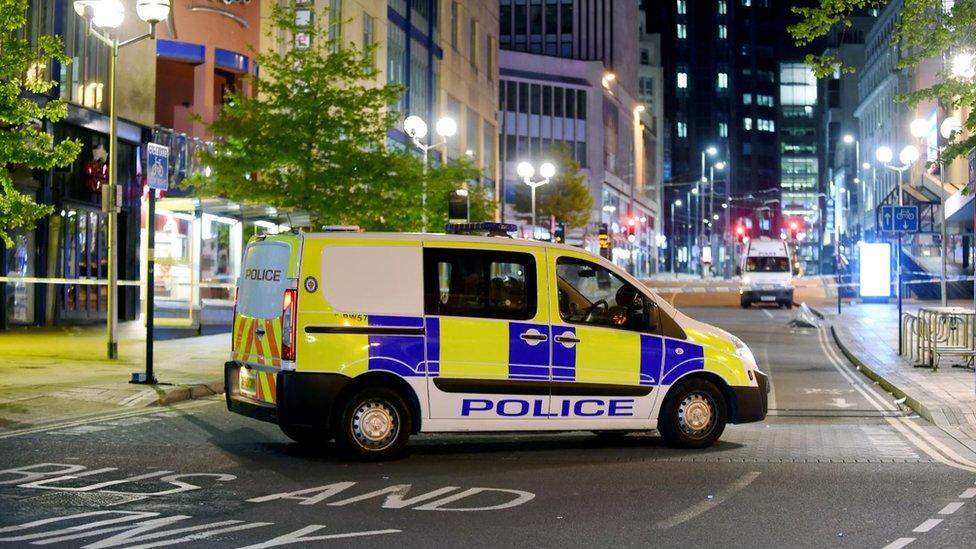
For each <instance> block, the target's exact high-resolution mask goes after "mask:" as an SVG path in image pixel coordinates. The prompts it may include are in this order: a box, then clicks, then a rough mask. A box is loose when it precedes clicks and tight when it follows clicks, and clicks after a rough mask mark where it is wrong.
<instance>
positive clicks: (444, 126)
mask: <svg viewBox="0 0 976 549" xmlns="http://www.w3.org/2000/svg"><path fill="white" fill-rule="evenodd" d="M403 131H404V132H405V133H406V134H407V135H408V136H409V137H410V140H411V141H412V142H413V145H414V146H415V147H417V149H419V150H420V152H421V153H423V159H424V182H423V190H422V191H421V194H420V218H421V222H420V225H421V232H424V233H426V232H427V167H428V165H429V164H430V150H431V149H435V148H437V147H440V146H441V145H443V144H445V143H447V138H448V137H453V136H454V134H456V133H457V122H455V121H454V119H453V118H450V117H447V116H445V117H443V118H441V119H439V120H438V121H437V123H436V124H434V131H435V132H436V133H437V135H438V136H439V137H441V138H442V141H440V142H439V143H431V142H429V141H428V142H427V143H424V141H423V139H424V138H425V137H427V122H424V119H423V118H420V117H419V116H417V115H410V116H408V117H406V118H405V119H404V120H403Z"/></svg>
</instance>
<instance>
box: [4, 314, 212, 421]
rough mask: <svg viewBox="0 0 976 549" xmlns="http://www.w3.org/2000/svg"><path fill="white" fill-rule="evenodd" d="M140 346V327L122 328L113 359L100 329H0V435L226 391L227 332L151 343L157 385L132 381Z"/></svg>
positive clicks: (141, 359)
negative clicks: (117, 348) (63, 420)
mask: <svg viewBox="0 0 976 549" xmlns="http://www.w3.org/2000/svg"><path fill="white" fill-rule="evenodd" d="M145 345H146V343H145V328H144V327H143V326H142V325H141V324H139V323H138V322H126V323H121V324H120V326H119V358H118V360H109V359H108V358H107V352H106V342H105V327H104V325H103V324H98V325H90V326H70V327H49V328H31V329H24V330H17V329H14V330H9V331H6V332H0V432H2V431H5V430H11V429H22V428H29V427H35V426H37V425H43V424H46V423H49V422H57V421H59V420H62V419H64V418H77V417H83V416H90V415H91V416H94V415H98V414H104V413H110V412H116V411H124V410H132V409H136V408H143V407H147V406H158V405H160V404H168V403H173V402H178V401H182V400H187V399H192V398H201V397H204V396H209V395H213V394H218V393H222V392H223V390H224V387H223V364H224V361H226V360H227V357H228V355H229V352H230V351H229V350H230V334H229V333H220V334H212V335H205V336H198V337H185V338H177V339H168V340H163V341H157V342H155V344H154V353H155V359H154V361H153V362H154V370H155V376H156V379H157V380H159V382H160V383H159V384H157V385H137V384H131V383H129V382H128V381H129V379H130V378H131V374H132V373H133V372H141V371H144V370H145Z"/></svg>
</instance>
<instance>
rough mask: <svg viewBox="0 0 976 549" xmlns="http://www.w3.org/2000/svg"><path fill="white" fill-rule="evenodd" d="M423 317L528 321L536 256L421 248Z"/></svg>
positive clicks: (531, 312) (533, 296) (533, 304)
mask: <svg viewBox="0 0 976 549" xmlns="http://www.w3.org/2000/svg"><path fill="white" fill-rule="evenodd" d="M424 312H425V313H426V314H428V315H443V316H471V317H482V318H502V319H509V320H527V319H530V318H532V317H534V316H535V312H536V268H535V258H533V257H532V255H530V254H524V253H517V252H496V251H492V250H457V249H446V248H444V249H441V248H427V249H425V250H424Z"/></svg>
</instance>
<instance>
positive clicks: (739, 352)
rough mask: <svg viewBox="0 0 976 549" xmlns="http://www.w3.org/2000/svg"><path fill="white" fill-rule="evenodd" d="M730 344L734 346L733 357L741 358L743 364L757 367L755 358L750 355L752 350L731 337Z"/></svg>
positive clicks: (739, 340)
mask: <svg viewBox="0 0 976 549" xmlns="http://www.w3.org/2000/svg"><path fill="white" fill-rule="evenodd" d="M732 344H733V345H735V356H737V357H739V358H741V359H742V360H743V362H748V363H749V364H751V365H752V366H753V367H757V366H758V365H757V364H756V357H755V356H754V355H753V354H752V349H750V348H749V346H748V345H746V344H745V342H743V341H742V340H741V339H739V338H737V337H735V336H732Z"/></svg>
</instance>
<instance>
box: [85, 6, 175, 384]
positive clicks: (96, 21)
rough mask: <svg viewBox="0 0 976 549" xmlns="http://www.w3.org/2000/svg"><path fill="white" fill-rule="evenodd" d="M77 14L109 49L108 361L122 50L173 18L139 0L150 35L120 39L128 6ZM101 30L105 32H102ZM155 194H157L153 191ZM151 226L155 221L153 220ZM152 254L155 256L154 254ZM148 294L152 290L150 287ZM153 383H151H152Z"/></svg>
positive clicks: (113, 322)
mask: <svg viewBox="0 0 976 549" xmlns="http://www.w3.org/2000/svg"><path fill="white" fill-rule="evenodd" d="M73 6H74V10H75V13H77V14H78V16H79V17H82V18H84V19H85V20H86V21H87V22H88V34H90V35H91V36H94V37H95V38H96V39H98V41H99V42H102V43H103V44H105V45H106V46H108V47H109V64H108V79H109V84H108V119H109V124H108V134H109V138H108V185H106V187H105V193H104V194H103V195H102V209H103V210H105V211H106V212H107V214H108V258H107V260H108V265H107V267H108V288H107V291H106V294H107V295H106V299H107V301H108V303H107V315H108V321H107V322H106V331H107V334H106V335H107V339H108V358H109V359H116V358H118V357H119V340H118V333H117V331H118V330H117V328H118V322H119V303H118V293H119V288H118V281H119V266H118V253H119V251H118V240H119V227H118V209H119V200H118V195H119V193H118V188H119V187H118V175H119V170H118V138H119V136H118V127H117V126H118V114H117V113H116V112H115V88H116V67H117V65H118V62H119V50H120V49H121V48H124V47H126V46H130V45H132V44H135V43H136V42H140V41H142V40H145V39H146V38H152V39H155V38H156V24H157V23H159V22H160V21H164V20H165V19H166V18H167V17H169V10H170V0H138V1H137V2H136V15H138V16H139V19H141V20H143V21H144V22H146V23H149V32H147V33H145V34H142V35H140V36H136V37H133V38H129V39H128V40H121V41H120V40H119V39H118V37H116V36H113V31H114V29H117V28H118V27H119V26H120V25H121V24H122V21H123V20H124V19H125V6H123V5H122V2H121V0H75V2H74V4H73ZM98 29H101V31H99V30H98ZM152 192H155V191H152ZM149 222H150V223H151V222H152V220H150V221H149ZM149 253H152V251H150V252H149ZM148 291H152V288H149V289H148ZM151 381H152V380H147V382H151Z"/></svg>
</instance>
